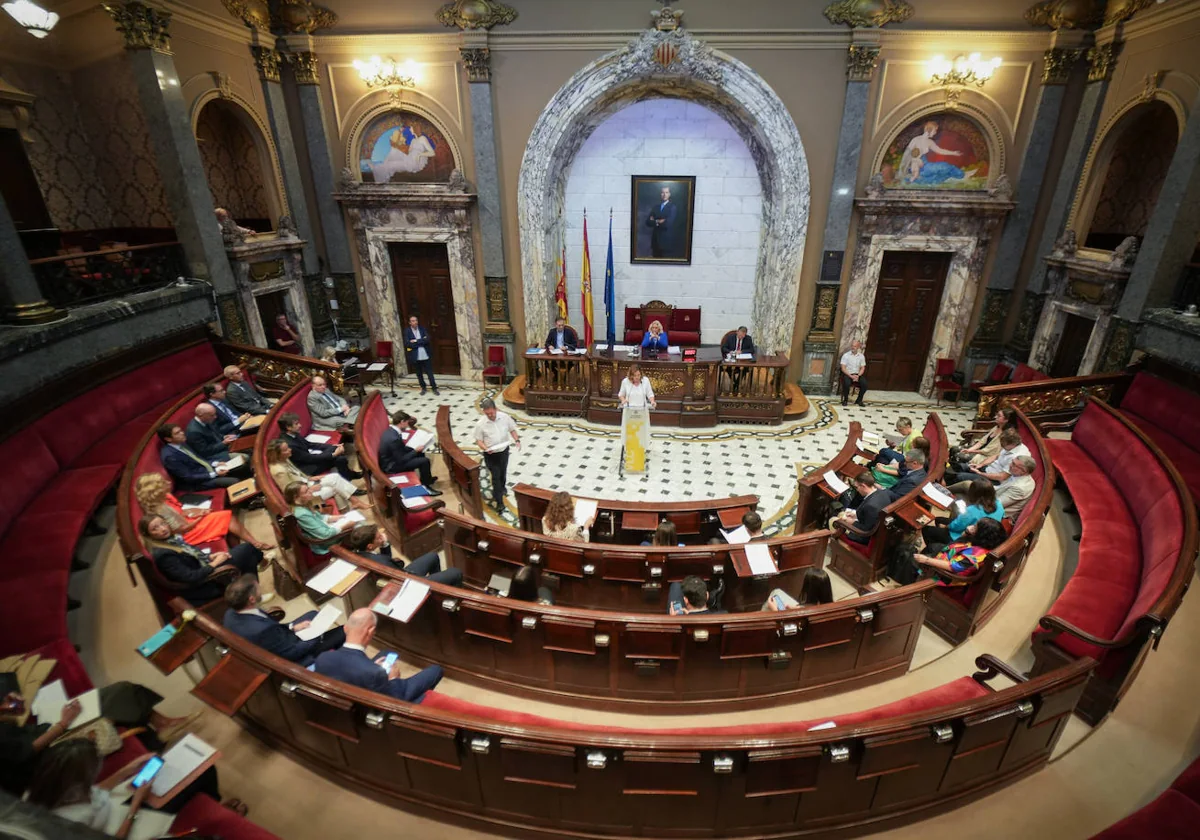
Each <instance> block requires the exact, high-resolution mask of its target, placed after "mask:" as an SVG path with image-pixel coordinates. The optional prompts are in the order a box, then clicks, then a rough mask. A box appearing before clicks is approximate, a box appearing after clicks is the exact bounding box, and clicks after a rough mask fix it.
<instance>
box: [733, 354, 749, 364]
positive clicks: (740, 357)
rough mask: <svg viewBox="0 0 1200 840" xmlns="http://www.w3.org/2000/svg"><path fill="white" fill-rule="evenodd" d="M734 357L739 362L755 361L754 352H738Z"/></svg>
mask: <svg viewBox="0 0 1200 840" xmlns="http://www.w3.org/2000/svg"><path fill="white" fill-rule="evenodd" d="M734 358H735V359H737V360H738V361H739V362H752V361H754V354H753V353H738V354H737V355H736V356H734Z"/></svg>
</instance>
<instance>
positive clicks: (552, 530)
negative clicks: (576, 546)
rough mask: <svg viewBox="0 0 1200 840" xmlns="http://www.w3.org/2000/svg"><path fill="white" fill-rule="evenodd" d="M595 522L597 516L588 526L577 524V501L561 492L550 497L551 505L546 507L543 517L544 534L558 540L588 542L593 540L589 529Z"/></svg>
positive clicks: (592, 518) (590, 520) (593, 516)
mask: <svg viewBox="0 0 1200 840" xmlns="http://www.w3.org/2000/svg"><path fill="white" fill-rule="evenodd" d="M595 521H596V515H595V514H592V517H591V519H589V520H588V522H587V524H586V525H580V524H579V523H577V522H576V521H575V500H574V499H572V498H571V494H570V493H565V492H563V491H562V490H559V491H558V492H557V493H555V494H554V495H553V496H551V497H550V503H549V504H548V505H546V514H545V515H544V516H543V517H542V533H543V534H545V535H546V536H547V537H553V538H555V539H558V540H572V541H573V542H587V541H588V540H589V539H591V534H590V532H589V529H590V528H591V525H592V523H593V522H595Z"/></svg>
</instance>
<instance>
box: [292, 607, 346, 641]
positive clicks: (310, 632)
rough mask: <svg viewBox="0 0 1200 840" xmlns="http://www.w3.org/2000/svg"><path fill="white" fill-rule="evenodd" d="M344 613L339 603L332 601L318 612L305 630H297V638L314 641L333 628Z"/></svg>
mask: <svg viewBox="0 0 1200 840" xmlns="http://www.w3.org/2000/svg"><path fill="white" fill-rule="evenodd" d="M341 614H342V611H341V609H339V608H338V605H337V604H335V603H333V602H332V601H331V602H329V603H328V604H326V605H325V606H323V607H321V611H320V612H319V613H317V614H316V615H315V616H314V617H313V620H312V623H311V624H309V625H308V626H307V627H305V628H304V629H303V630H297V631H296V638H298V639H299V640H300V641H302V642H308V641H312V640H313V639H315V638H317V636H320V635H321V634H322V633H324V632H325V631H327V630H331V629H333V625H334V622H336V621H337V620H338V617H339V616H340V615H341Z"/></svg>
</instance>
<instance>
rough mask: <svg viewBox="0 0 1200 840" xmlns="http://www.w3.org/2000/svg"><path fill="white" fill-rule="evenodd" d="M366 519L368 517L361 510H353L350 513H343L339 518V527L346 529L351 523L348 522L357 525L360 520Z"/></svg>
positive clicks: (364, 520)
mask: <svg viewBox="0 0 1200 840" xmlns="http://www.w3.org/2000/svg"><path fill="white" fill-rule="evenodd" d="M366 521H367V517H366V516H365V515H364V514H363V512H362V511H361V510H352V511H349V512H348V513H344V514H342V518H341V519H339V520H338V527H339V528H342V529H343V530H344V529H346V528H348V527H349V525H347V524H346V523H347V522H349V523H350V525H357V524H358V523H359V522H366Z"/></svg>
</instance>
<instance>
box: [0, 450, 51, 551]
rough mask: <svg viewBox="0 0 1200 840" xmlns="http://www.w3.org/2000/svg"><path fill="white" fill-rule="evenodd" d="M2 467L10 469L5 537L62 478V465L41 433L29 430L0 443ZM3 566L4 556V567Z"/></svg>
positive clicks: (2, 522) (1, 515) (3, 507)
mask: <svg viewBox="0 0 1200 840" xmlns="http://www.w3.org/2000/svg"><path fill="white" fill-rule="evenodd" d="M0 464H4V465H5V468H6V470H5V479H6V481H5V483H4V492H3V493H0V534H3V533H4V532H5V531H6V530H7V529H8V528H9V526H10V525H11V524H12V522H13V520H15V519H16V518H17V517H18V516H19V515H20V514H21V511H23V510H25V506H26V505H28V504H29V502H30V500H31V499H33V498H35V497H36V496H37V494H38V493H40V492H41V491H42V488H43V487H45V486H46V485H47V484H49V483H50V481H51V480H52V479H53V478H54V476H56V475H58V461H56V460H55V458H54V455H53V453H51V452H50V449H49V447H47V446H46V443H45V441H43V440H42V438H41V436H40V435H38V434H37V432H35V431H34V430H33V429H25V430H24V431H20V432H17V433H16V434H15V435H13V436H12V437H10V438H9V439H8V440H6V441H4V442H2V443H0ZM3 562H4V558H3V556H0V563H3Z"/></svg>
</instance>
